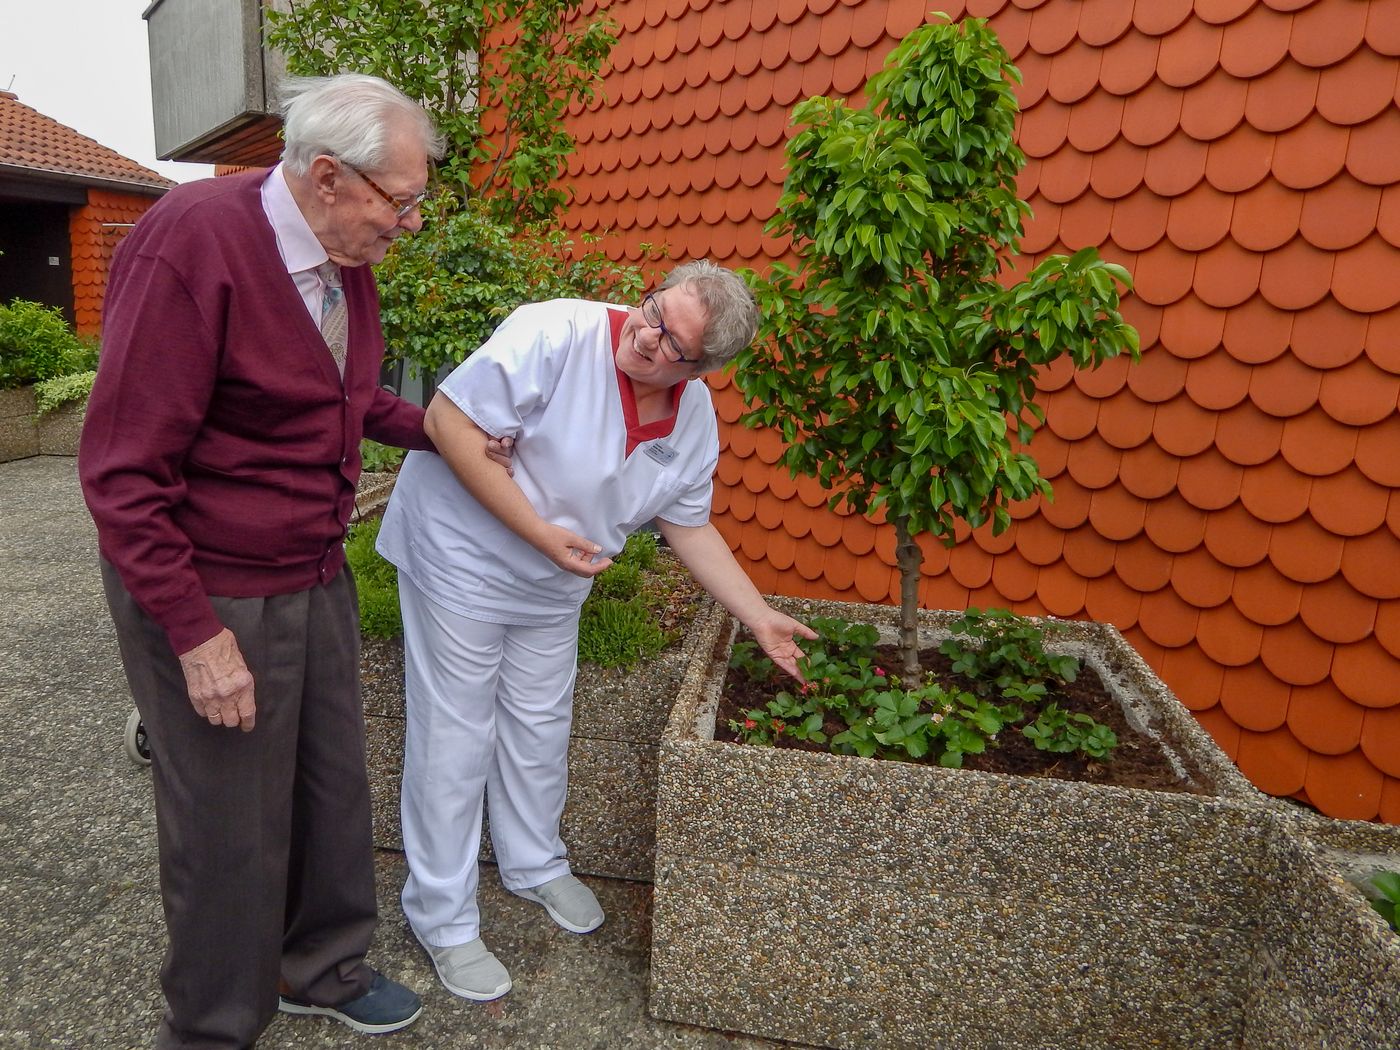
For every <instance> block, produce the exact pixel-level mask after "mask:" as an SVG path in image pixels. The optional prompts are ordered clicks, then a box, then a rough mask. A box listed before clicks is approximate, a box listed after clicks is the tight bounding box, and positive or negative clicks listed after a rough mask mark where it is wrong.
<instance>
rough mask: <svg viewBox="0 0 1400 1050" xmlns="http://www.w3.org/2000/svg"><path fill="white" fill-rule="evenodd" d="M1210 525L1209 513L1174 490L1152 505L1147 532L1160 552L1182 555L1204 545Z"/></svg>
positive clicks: (1148, 516) (1148, 509) (1149, 506)
mask: <svg viewBox="0 0 1400 1050" xmlns="http://www.w3.org/2000/svg"><path fill="white" fill-rule="evenodd" d="M1207 524H1208V518H1207V515H1206V512H1205V511H1203V510H1201V509H1199V508H1197V507H1193V506H1191V504H1189V503H1187V502H1186V501H1185V500H1184V499H1182V498H1181V496H1180V495H1178V494H1177V493H1176V492H1174V491H1173V492H1171V493H1169V494H1168V495H1166V496H1164V497H1163V498H1161V499H1157V500H1153V501H1152V502H1151V503H1150V504H1149V505H1148V507H1147V522H1146V526H1145V531H1146V533H1147V537H1148V539H1149V540H1150V542H1151V543H1152V544H1154V545H1155V546H1157V547H1158V548H1159V549H1161V550H1163V551H1171V552H1174V553H1180V552H1182V551H1189V550H1193V549H1194V548H1196V547H1198V546H1199V545H1200V544H1201V542H1202V541H1203V540H1204V538H1205V533H1206V526H1207ZM1135 542H1136V541H1135ZM1260 557H1263V555H1262V554H1261V555H1260ZM1234 564H1241V563H1238V562H1236V563H1234ZM1245 564H1247V563H1245ZM1159 586H1160V584H1159Z"/></svg>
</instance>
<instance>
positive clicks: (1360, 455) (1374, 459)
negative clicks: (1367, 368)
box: [1339, 373, 1400, 488]
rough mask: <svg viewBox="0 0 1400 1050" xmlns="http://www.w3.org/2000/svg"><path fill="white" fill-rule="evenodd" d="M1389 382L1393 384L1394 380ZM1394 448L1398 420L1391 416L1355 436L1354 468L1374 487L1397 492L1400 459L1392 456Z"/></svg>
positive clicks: (1399, 435) (1398, 443)
mask: <svg viewBox="0 0 1400 1050" xmlns="http://www.w3.org/2000/svg"><path fill="white" fill-rule="evenodd" d="M1339 374H1340V373H1339ZM1382 374H1385V373H1382ZM1389 378H1390V379H1391V380H1392V381H1394V378H1395V377H1393V376H1390V377H1389ZM1396 448H1400V416H1395V415H1390V416H1388V417H1387V418H1386V419H1383V420H1381V421H1379V422H1377V423H1376V424H1374V425H1372V426H1368V427H1365V428H1364V429H1362V431H1361V432H1360V434H1358V435H1357V441H1356V466H1357V468H1358V469H1359V470H1360V471H1361V473H1363V474H1365V475H1366V477H1368V478H1370V479H1371V480H1372V481H1374V482H1375V483H1376V484H1378V485H1385V486H1387V487H1390V488H1400V456H1397V455H1396V454H1395V450H1396Z"/></svg>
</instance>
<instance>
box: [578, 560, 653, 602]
mask: <svg viewBox="0 0 1400 1050" xmlns="http://www.w3.org/2000/svg"><path fill="white" fill-rule="evenodd" d="M641 590H642V570H641V568H640V567H639V566H637V565H634V564H631V563H629V562H624V561H615V562H613V563H612V565H610V566H608V568H607V570H606V571H604V572H600V573H599V574H598V578H597V579H595V580H594V581H593V590H592V591H590V592H589V594H588V597H589V599H590V600H591V599H594V598H616V599H617V600H618V601H623V602H625V601H629V600H631V599H633V598H635V597H637V595H638V594H640V593H641Z"/></svg>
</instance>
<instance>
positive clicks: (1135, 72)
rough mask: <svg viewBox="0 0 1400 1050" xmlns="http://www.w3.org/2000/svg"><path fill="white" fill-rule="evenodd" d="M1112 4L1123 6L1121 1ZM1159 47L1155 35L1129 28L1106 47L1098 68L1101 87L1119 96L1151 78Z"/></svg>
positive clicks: (1139, 86)
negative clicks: (1117, 3) (1110, 45)
mask: <svg viewBox="0 0 1400 1050" xmlns="http://www.w3.org/2000/svg"><path fill="white" fill-rule="evenodd" d="M1115 6H1117V7H1118V8H1119V9H1120V10H1124V11H1126V10H1127V9H1126V8H1124V7H1123V5H1121V4H1119V5H1115ZM1082 35H1083V31H1082V30H1081V36H1082ZM1159 47H1160V43H1159V41H1158V39H1157V38H1156V37H1153V36H1147V35H1145V34H1143V33H1139V32H1137V31H1136V30H1130V31H1129V32H1127V33H1126V34H1124V35H1123V36H1122V38H1121V39H1119V40H1118V41H1117V42H1115V43H1114V44H1113V46H1112V47H1109V48H1106V49H1105V50H1104V52H1103V58H1102V61H1101V63H1100V68H1099V79H1100V81H1101V83H1102V85H1103V88H1104V90H1105V91H1108V92H1109V93H1111V94H1114V95H1119V96H1122V97H1127V96H1130V95H1134V94H1136V93H1137V92H1138V91H1140V90H1141V89H1142V88H1143V87H1144V86H1145V85H1146V84H1147V83H1148V82H1149V81H1151V80H1152V79H1153V73H1154V71H1155V70H1156V68H1157V53H1158V48H1159Z"/></svg>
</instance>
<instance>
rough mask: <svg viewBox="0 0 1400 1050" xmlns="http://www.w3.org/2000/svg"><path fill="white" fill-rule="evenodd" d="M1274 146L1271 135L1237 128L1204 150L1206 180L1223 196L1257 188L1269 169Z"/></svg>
mask: <svg viewBox="0 0 1400 1050" xmlns="http://www.w3.org/2000/svg"><path fill="white" fill-rule="evenodd" d="M1274 143H1275V136H1273V135H1270V134H1266V133H1264V132H1261V131H1256V130H1255V129H1254V128H1251V127H1250V126H1249V125H1247V124H1244V125H1240V126H1239V127H1237V128H1235V130H1234V131H1232V132H1231V133H1230V134H1228V135H1226V136H1225V137H1224V138H1220V139H1216V140H1215V141H1213V142H1211V143H1210V145H1209V147H1208V148H1207V150H1206V179H1207V181H1209V182H1210V184H1211V185H1212V186H1214V187H1215V188H1216V189H1218V190H1224V191H1225V192H1227V193H1239V192H1242V191H1244V190H1247V189H1249V188H1250V187H1252V186H1256V185H1258V184H1259V182H1260V181H1262V180H1263V179H1264V178H1266V177H1267V176H1268V174H1269V172H1270V171H1271V170H1272V167H1273V162H1274Z"/></svg>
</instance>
